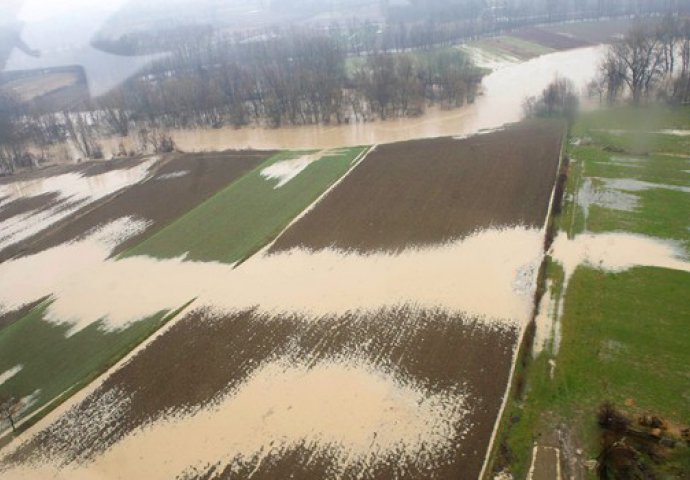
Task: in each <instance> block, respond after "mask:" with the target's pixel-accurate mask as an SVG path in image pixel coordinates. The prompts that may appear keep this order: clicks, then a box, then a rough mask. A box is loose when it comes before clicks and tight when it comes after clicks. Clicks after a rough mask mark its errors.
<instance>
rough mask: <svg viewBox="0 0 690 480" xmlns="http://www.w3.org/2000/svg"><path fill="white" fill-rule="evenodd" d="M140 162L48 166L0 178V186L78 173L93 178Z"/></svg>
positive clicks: (120, 160) (133, 159)
mask: <svg viewBox="0 0 690 480" xmlns="http://www.w3.org/2000/svg"><path fill="white" fill-rule="evenodd" d="M140 161H141V157H132V158H117V159H113V160H93V161H89V162H82V163H75V164H70V165H48V166H45V167H40V168H37V169H34V170H25V171H23V172H21V173H18V174H16V175H5V176H4V177H1V176H0V185H9V184H12V183H16V182H27V181H31V180H40V179H42V178H47V177H53V176H56V175H63V174H65V173H80V174H82V175H84V176H86V177H93V176H96V175H100V174H102V173H105V172H111V171H113V170H125V169H128V168H131V167H133V166H134V165H136V164H137V163H139V162H140Z"/></svg>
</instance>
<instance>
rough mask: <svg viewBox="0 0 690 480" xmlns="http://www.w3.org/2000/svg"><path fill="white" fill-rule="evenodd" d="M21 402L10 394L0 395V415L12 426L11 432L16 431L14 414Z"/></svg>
mask: <svg viewBox="0 0 690 480" xmlns="http://www.w3.org/2000/svg"><path fill="white" fill-rule="evenodd" d="M21 406H22V403H21V401H20V399H19V398H17V397H15V396H11V395H1V396H0V415H1V416H2V418H3V419H4V420H7V421H8V422H9V424H10V426H11V427H12V433H17V426H16V422H15V419H16V416H17V414H18V413H19V411H20V410H21Z"/></svg>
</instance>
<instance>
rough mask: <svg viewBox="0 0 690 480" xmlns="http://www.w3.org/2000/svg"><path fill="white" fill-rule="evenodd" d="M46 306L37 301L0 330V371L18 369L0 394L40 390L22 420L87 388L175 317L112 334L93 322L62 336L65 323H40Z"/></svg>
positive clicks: (145, 321) (159, 316) (136, 324)
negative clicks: (36, 303) (71, 333)
mask: <svg viewBox="0 0 690 480" xmlns="http://www.w3.org/2000/svg"><path fill="white" fill-rule="evenodd" d="M49 306H50V302H44V303H42V304H41V305H39V306H37V307H36V308H34V309H33V310H32V311H31V312H30V313H29V314H27V315H26V316H25V317H23V318H22V319H21V320H19V321H17V322H15V323H13V324H12V325H10V326H8V327H7V328H5V329H3V330H2V331H0V372H2V371H6V370H9V369H10V368H13V367H15V366H16V365H21V366H22V369H21V370H20V371H19V372H18V373H17V374H16V375H14V376H13V377H12V378H10V379H9V380H8V381H6V382H5V383H3V384H1V385H0V395H2V394H9V395H11V396H15V397H19V398H21V397H26V396H30V395H32V394H33V393H34V392H35V391H37V390H40V392H39V393H38V395H37V396H36V397H35V402H34V403H33V404H32V405H31V406H30V407H29V408H28V409H27V410H25V411H24V412H23V414H22V417H26V416H28V415H29V414H31V413H32V412H34V411H36V410H38V409H40V408H41V407H43V406H45V405H47V404H49V403H51V402H53V401H56V400H59V399H61V400H64V399H65V398H67V397H68V396H70V395H71V394H72V393H74V392H75V391H77V390H78V389H80V388H82V387H83V386H85V385H86V384H88V383H89V382H90V381H91V380H93V379H95V378H96V377H97V376H99V375H100V374H101V373H103V372H104V371H105V370H107V369H108V368H110V367H111V366H112V365H114V364H115V363H117V362H118V361H119V360H120V359H121V358H122V357H124V356H125V355H126V354H127V353H129V352H130V351H131V350H132V349H133V348H135V347H136V346H137V345H139V344H140V343H141V342H142V341H143V340H144V339H146V338H147V337H148V336H150V335H151V334H152V333H154V332H155V331H156V330H158V328H160V327H161V326H162V325H163V324H165V323H166V322H167V321H168V320H169V319H170V318H172V317H173V316H174V315H175V313H176V312H175V313H173V314H169V313H170V312H167V311H161V312H158V313H156V314H154V315H152V316H150V317H148V318H145V319H142V320H141V321H138V322H134V323H132V324H131V325H130V326H128V327H126V328H125V329H123V330H118V331H112V332H109V331H105V330H104V329H103V322H102V321H98V322H95V323H93V324H91V325H89V326H88V327H86V328H84V329H83V330H81V331H79V332H77V333H75V334H74V335H72V336H70V337H67V336H66V335H67V333H68V332H69V330H70V328H71V325H70V324H55V323H51V322H48V321H46V320H45V314H46V311H47V309H48V307H49ZM22 417H20V419H21V418H22Z"/></svg>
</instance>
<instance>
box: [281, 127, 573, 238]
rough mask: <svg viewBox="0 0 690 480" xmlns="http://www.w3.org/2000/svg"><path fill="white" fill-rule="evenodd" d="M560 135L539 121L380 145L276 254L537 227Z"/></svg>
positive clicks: (550, 185)
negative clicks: (471, 134)
mask: <svg viewBox="0 0 690 480" xmlns="http://www.w3.org/2000/svg"><path fill="white" fill-rule="evenodd" d="M563 133H564V127H563V124H561V123H560V122H556V121H533V122H526V123H520V124H516V125H513V126H509V127H506V128H505V129H503V130H500V131H496V132H492V133H487V134H484V135H478V136H474V137H470V138H467V139H463V140H456V139H453V138H440V139H431V140H415V141H410V142H402V143H396V144H390V145H384V146H380V147H378V148H377V149H376V150H375V151H374V152H372V153H370V154H369V156H368V157H367V158H366V160H365V161H364V162H363V163H362V164H361V165H359V166H358V167H357V168H356V169H355V170H354V171H353V172H352V173H351V174H350V175H348V177H347V178H345V180H344V181H343V182H342V183H341V184H340V185H339V186H338V187H337V188H336V189H335V190H334V191H333V192H331V193H330V194H329V195H328V196H327V197H326V198H324V199H323V200H322V201H321V202H320V203H319V204H318V205H316V207H315V208H314V209H313V210H312V211H311V212H309V213H308V214H307V215H306V216H305V217H303V218H302V219H301V220H299V221H298V222H297V223H295V224H294V225H293V226H292V227H291V228H290V229H288V230H287V231H286V232H285V233H284V234H283V235H281V236H280V237H279V238H278V240H277V241H276V242H275V244H274V245H273V247H272V248H271V250H270V251H271V252H278V251H281V250H289V249H291V248H295V247H304V248H308V249H312V250H319V249H323V248H328V247H335V248H339V249H343V250H351V249H354V250H357V251H360V252H367V251H375V250H388V251H400V250H402V249H404V248H409V247H415V246H423V245H430V244H437V243H443V242H447V241H451V240H454V239H458V238H462V237H465V236H467V235H469V234H471V233H472V232H474V231H476V230H479V229H484V228H489V227H502V226H514V225H525V226H532V227H541V226H542V225H543V223H544V219H545V217H546V212H547V209H548V204H549V199H550V196H551V192H552V190H553V185H554V182H555V179H556V170H557V166H558V159H559V155H560V149H561V141H562V137H563Z"/></svg>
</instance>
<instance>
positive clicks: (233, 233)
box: [123, 147, 366, 263]
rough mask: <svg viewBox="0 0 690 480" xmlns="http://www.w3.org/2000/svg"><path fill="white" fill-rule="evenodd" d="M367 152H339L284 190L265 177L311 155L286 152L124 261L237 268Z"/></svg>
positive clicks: (360, 149)
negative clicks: (136, 258)
mask: <svg viewBox="0 0 690 480" xmlns="http://www.w3.org/2000/svg"><path fill="white" fill-rule="evenodd" d="M365 149H366V148H365V147H353V148H346V149H342V150H340V152H341V154H335V155H326V156H325V157H324V158H322V159H320V160H318V161H316V162H314V163H312V164H310V165H309V166H308V167H307V168H305V169H304V171H302V172H301V173H299V174H298V175H297V176H296V177H295V178H293V179H292V180H290V181H289V182H288V183H287V184H285V185H284V186H282V187H280V188H274V187H275V186H276V184H277V183H278V180H267V179H266V178H264V177H263V176H262V175H261V171H262V170H264V169H265V168H266V167H268V166H270V165H273V164H274V163H276V162H279V161H283V160H290V159H294V158H298V157H300V156H302V155H305V154H308V153H314V152H313V151H310V152H281V153H279V154H277V155H275V156H273V157H272V158H270V159H269V160H267V161H266V162H264V163H263V164H262V165H260V166H259V167H257V168H256V169H255V170H253V171H252V172H250V173H248V174H247V175H245V176H244V177H242V178H241V179H239V180H238V181H236V182H235V183H233V184H232V185H230V186H228V187H227V188H225V189H224V190H222V191H220V192H219V193H217V194H216V195H214V196H213V197H211V198H210V199H208V200H207V201H206V202H204V203H202V204H201V205H199V206H198V207H196V208H195V209H194V210H192V211H191V212H189V213H187V214H185V215H183V216H182V217H181V218H179V219H177V220H176V221H175V222H173V223H172V224H171V225H169V226H167V227H166V228H164V229H163V230H161V231H159V232H158V233H156V234H155V235H153V236H152V237H150V238H148V239H146V240H144V241H143V242H142V243H140V244H139V245H137V246H136V247H134V248H132V249H130V250H128V251H127V252H125V253H124V254H123V256H133V255H149V256H152V257H158V258H175V257H179V256H181V255H184V254H187V258H188V259H190V260H194V261H218V262H226V263H235V262H240V261H243V260H245V259H246V258H247V257H249V256H250V255H252V254H253V253H255V252H256V251H258V250H260V249H261V248H262V247H263V246H264V245H266V244H267V243H268V242H270V241H271V240H273V239H274V238H275V237H276V236H277V235H278V234H279V233H280V232H281V231H282V230H283V228H285V227H286V226H287V225H288V224H289V223H290V221H291V220H292V219H293V218H295V217H296V216H297V215H299V214H300V213H301V212H302V211H303V210H304V209H305V208H307V207H308V206H309V205H310V204H311V203H312V202H314V201H315V200H316V199H317V198H318V197H319V195H321V194H322V193H323V192H324V191H325V190H326V189H328V187H330V186H331V185H332V184H333V183H334V182H336V181H337V180H338V179H339V178H340V177H341V176H342V175H344V174H345V173H346V172H347V171H348V169H349V168H350V167H351V166H352V162H353V161H354V160H355V159H356V158H357V157H358V156H359V155H360V154H361V153H363V152H364V151H365Z"/></svg>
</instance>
